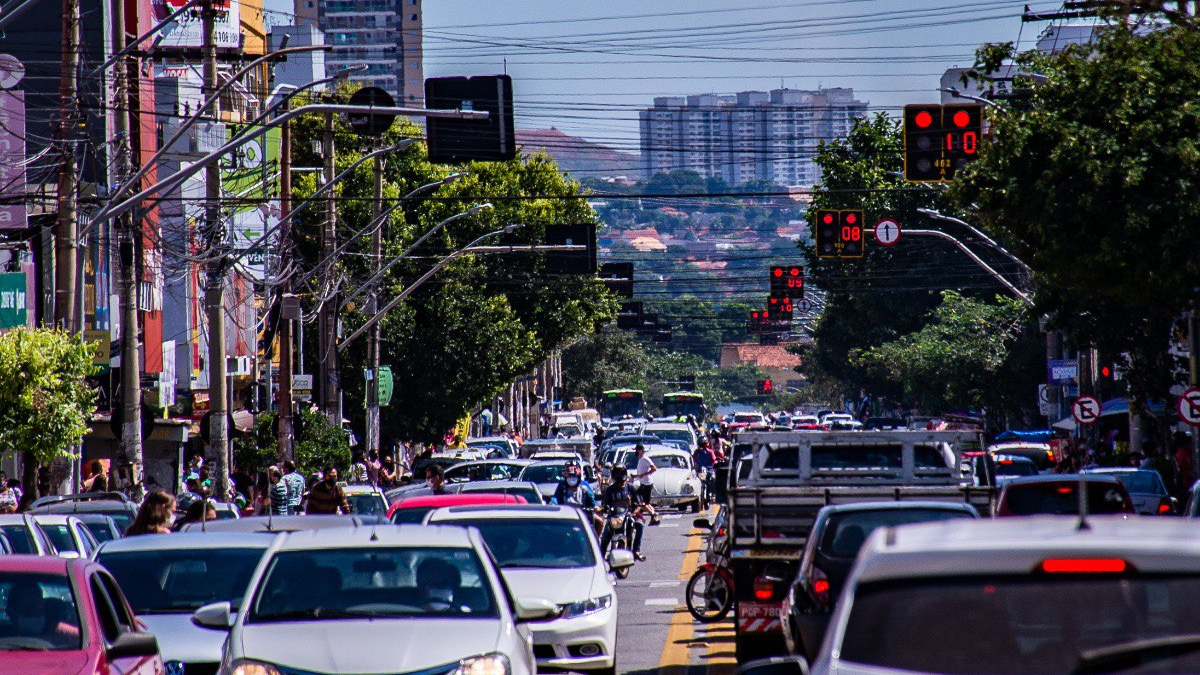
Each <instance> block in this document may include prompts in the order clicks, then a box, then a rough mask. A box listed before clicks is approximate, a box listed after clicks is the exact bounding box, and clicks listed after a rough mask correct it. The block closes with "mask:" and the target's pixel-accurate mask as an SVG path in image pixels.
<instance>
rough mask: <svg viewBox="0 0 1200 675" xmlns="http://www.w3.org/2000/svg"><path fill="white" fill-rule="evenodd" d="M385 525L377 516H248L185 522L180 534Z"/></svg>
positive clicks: (292, 530) (385, 519) (265, 532)
mask: <svg viewBox="0 0 1200 675" xmlns="http://www.w3.org/2000/svg"><path fill="white" fill-rule="evenodd" d="M387 522H388V520H387V518H385V517H383V516H382V515H379V516H360V515H341V516H333V515H305V516H270V515H268V516H248V517H246V518H236V519H234V518H230V519H227V520H210V521H207V522H203V523H200V522H196V523H188V524H187V525H184V526H183V528H182V529H181V530H180V532H258V533H260V534H272V535H273V534H279V533H280V532H295V531H297V530H328V529H331V528H339V527H370V526H372V525H381V524H386V523H387Z"/></svg>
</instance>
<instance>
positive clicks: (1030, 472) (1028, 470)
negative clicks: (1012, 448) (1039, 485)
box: [996, 461, 1038, 476]
mask: <svg viewBox="0 0 1200 675" xmlns="http://www.w3.org/2000/svg"><path fill="white" fill-rule="evenodd" d="M1037 472H1038V470H1037V467H1036V466H1034V465H1033V464H1029V463H1027V462H1008V463H1007V464H1006V463H1004V462H1002V461H1001V462H996V475H997V476H1035V475H1037Z"/></svg>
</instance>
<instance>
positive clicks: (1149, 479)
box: [1113, 471, 1167, 495]
mask: <svg viewBox="0 0 1200 675" xmlns="http://www.w3.org/2000/svg"><path fill="white" fill-rule="evenodd" d="M1113 475H1114V476H1116V477H1117V480H1119V481H1121V482H1122V483H1124V484H1125V489H1126V490H1129V491H1130V492H1141V493H1147V494H1155V495H1163V494H1166V493H1167V489H1166V487H1164V486H1163V482H1162V479H1160V478H1159V477H1158V474H1157V473H1152V472H1150V471H1127V472H1122V473H1115V474H1113Z"/></svg>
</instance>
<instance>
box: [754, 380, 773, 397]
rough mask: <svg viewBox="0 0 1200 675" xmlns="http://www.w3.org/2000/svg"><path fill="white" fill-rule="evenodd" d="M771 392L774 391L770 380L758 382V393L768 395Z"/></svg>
mask: <svg viewBox="0 0 1200 675" xmlns="http://www.w3.org/2000/svg"><path fill="white" fill-rule="evenodd" d="M773 391H775V383H774V382H771V380H759V381H758V393H760V394H770V393H771V392H773Z"/></svg>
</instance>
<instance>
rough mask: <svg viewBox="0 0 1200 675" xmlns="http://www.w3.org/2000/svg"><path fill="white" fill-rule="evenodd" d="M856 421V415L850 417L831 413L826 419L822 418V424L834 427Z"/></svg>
mask: <svg viewBox="0 0 1200 675" xmlns="http://www.w3.org/2000/svg"><path fill="white" fill-rule="evenodd" d="M854 421H855V419H854V415H848V414H846V413H829V414H828V415H825V416H824V417H822V418H821V424H825V425H833V424H840V423H842V422H854Z"/></svg>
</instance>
